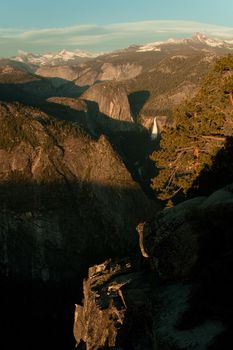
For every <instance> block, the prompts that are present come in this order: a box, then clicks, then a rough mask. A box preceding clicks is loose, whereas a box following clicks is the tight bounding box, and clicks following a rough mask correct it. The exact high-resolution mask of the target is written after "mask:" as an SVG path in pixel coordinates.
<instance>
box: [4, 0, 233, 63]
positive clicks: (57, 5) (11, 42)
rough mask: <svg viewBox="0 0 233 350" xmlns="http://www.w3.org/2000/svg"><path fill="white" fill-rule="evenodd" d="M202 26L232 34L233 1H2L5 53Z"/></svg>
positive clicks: (109, 43)
mask: <svg viewBox="0 0 233 350" xmlns="http://www.w3.org/2000/svg"><path fill="white" fill-rule="evenodd" d="M197 31H198V32H199V31H201V32H203V33H205V34H207V35H212V36H214V37H226V38H228V39H233V0H141V1H139V0H66V1H64V0H63V1H61V0H37V1H34V0H0V56H7V55H15V54H17V51H18V50H25V51H33V52H47V51H57V50H60V49H63V48H65V49H68V50H75V49H85V50H91V51H109V50H113V49H117V48H123V47H126V46H128V45H130V44H134V43H135V44H139V43H142V44H143V43H147V42H151V41H157V40H165V39H168V38H171V37H190V36H191V34H192V32H197Z"/></svg>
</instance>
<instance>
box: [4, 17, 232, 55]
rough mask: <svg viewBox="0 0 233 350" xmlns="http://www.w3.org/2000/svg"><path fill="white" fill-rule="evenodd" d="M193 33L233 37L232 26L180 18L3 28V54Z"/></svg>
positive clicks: (121, 43) (97, 47) (120, 43)
mask: <svg viewBox="0 0 233 350" xmlns="http://www.w3.org/2000/svg"><path fill="white" fill-rule="evenodd" d="M194 32H202V33H204V34H206V35H210V36H213V37H219V38H233V27H225V26H218V25H212V24H207V23H199V22H193V21H177V20H155V21H140V22H130V23H115V24H109V25H96V24H87V25H76V26H70V27H65V28H45V29H30V30H22V29H13V28H0V43H1V47H0V55H6V54H15V53H16V52H17V50H18V49H23V50H30V51H35V52H41V51H45V50H48V49H49V50H50V51H55V50H58V49H62V48H67V49H74V48H85V49H89V50H91V49H93V50H101V51H102V50H112V49H116V48H120V47H124V46H127V45H130V44H140V43H141V44H144V43H146V42H151V41H156V40H161V39H168V38H170V37H177V36H183V37H185V36H190V35H191V34H192V33H194Z"/></svg>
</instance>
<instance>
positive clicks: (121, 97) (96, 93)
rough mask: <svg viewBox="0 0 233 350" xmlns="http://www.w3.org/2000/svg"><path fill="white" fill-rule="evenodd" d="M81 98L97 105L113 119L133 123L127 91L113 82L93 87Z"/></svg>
mask: <svg viewBox="0 0 233 350" xmlns="http://www.w3.org/2000/svg"><path fill="white" fill-rule="evenodd" d="M81 97H82V98H83V99H84V100H88V101H93V102H95V103H97V105H98V106H99V111H100V112H101V113H103V114H105V115H107V116H109V117H111V118H114V119H117V120H121V121H126V122H132V121H133V119H132V116H131V112H130V106H129V101H128V96H127V93H126V90H125V89H124V88H123V87H121V86H119V85H116V84H115V83H113V82H111V83H110V82H109V83H100V84H96V85H93V86H92V87H90V88H89V89H88V90H87V91H85V92H84V93H83V94H82V96H81Z"/></svg>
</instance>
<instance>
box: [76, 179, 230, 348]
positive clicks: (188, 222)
mask: <svg viewBox="0 0 233 350" xmlns="http://www.w3.org/2000/svg"><path fill="white" fill-rule="evenodd" d="M232 214H233V185H229V186H227V187H225V188H223V189H220V190H218V191H216V192H214V193H213V194H212V195H211V196H209V197H205V196H203V197H196V198H193V199H190V200H187V201H185V202H183V203H180V204H179V205H177V206H175V207H173V208H169V209H168V208H167V209H164V210H162V211H160V212H158V213H157V214H156V215H155V217H154V218H151V219H150V220H148V221H146V222H144V223H141V224H139V225H138V226H137V230H138V233H139V243H140V248H141V252H142V255H143V257H144V258H142V261H141V263H140V265H141V266H140V267H139V268H137V269H136V270H133V268H132V264H131V263H130V261H127V260H126V261H124V260H121V261H119V262H112V261H110V260H108V261H106V262H105V263H103V264H101V265H96V266H94V267H92V268H90V269H89V275H88V279H87V280H85V281H84V302H83V306H76V312H75V322H74V335H75V338H76V341H77V344H78V346H79V347H80V348H82V347H83V348H84V349H88V350H91V349H93V350H97V349H110V348H111V349H124V350H125V349H126V350H128V349H132V350H133V349H137V350H140V349H141V350H146V349H148V350H149V349H150V350H151V349H156V350H157V349H159V350H181V349H182V350H185V349H189V350H218V349H232V348H233V342H232V336H231V334H232V316H233V312H232V310H233V302H232V295H233V288H232V285H233V283H232V282H233V278H232V276H233V274H232V266H233V236H232V227H233V215H232Z"/></svg>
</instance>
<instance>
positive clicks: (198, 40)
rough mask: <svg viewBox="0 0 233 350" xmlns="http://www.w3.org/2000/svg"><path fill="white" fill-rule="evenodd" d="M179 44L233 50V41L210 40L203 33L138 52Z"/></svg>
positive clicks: (164, 42)
mask: <svg viewBox="0 0 233 350" xmlns="http://www.w3.org/2000/svg"><path fill="white" fill-rule="evenodd" d="M177 44H189V45H193V44H202V45H204V46H206V47H215V48H225V49H230V50H233V39H230V40H229V39H224V40H222V39H216V38H209V37H207V36H206V35H204V34H202V33H194V34H193V36H192V38H191V39H168V40H166V41H155V42H152V43H149V44H146V45H143V46H140V47H139V48H138V50H137V52H146V51H161V50H162V48H163V47H164V46H165V45H177Z"/></svg>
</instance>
